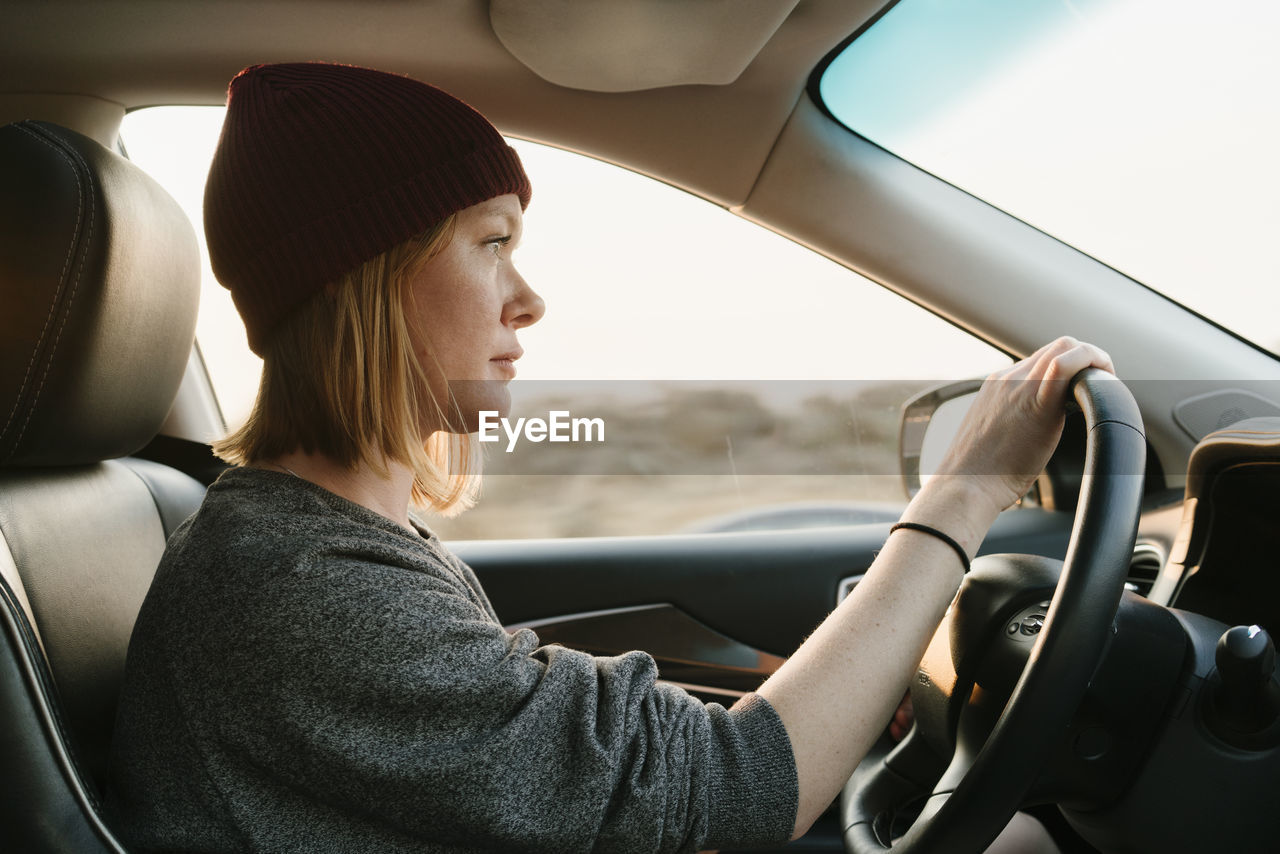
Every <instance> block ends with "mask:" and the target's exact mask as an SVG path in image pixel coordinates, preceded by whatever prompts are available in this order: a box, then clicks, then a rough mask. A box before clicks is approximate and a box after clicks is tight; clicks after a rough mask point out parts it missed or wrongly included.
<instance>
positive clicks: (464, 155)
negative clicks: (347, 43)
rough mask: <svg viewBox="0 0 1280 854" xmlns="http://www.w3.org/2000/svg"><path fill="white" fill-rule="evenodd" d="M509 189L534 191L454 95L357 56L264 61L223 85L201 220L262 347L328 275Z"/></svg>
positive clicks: (524, 201) (252, 340)
mask: <svg viewBox="0 0 1280 854" xmlns="http://www.w3.org/2000/svg"><path fill="white" fill-rule="evenodd" d="M507 193H515V194H516V195H518V196H519V197H520V204H521V206H522V207H525V206H527V205H528V204H529V196H530V188H529V178H528V176H526V175H525V173H524V168H523V167H522V166H521V165H520V159H519V157H518V156H517V155H516V152H515V150H514V149H512V148H511V147H510V146H509V145H507V144H506V141H505V140H503V138H502V136H501V135H500V134H499V133H498V131H497V130H496V129H495V128H494V127H493V125H491V124H489V122H488V121H487V120H485V118H484V116H482V115H480V114H479V113H478V112H476V111H475V110H474V109H472V108H471V107H469V106H467V105H466V104H464V103H462V102H461V101H459V100H458V99H457V98H454V97H453V96H452V95H449V94H447V93H445V92H442V91H441V90H439V89H437V88H435V87H434V86H428V85H427V84H425V83H420V82H418V81H417V80H412V79H410V78H408V77H402V76H400V75H396V74H387V73H385V72H382V71H374V70H372V69H368V68H357V67H353V66H349V65H332V64H327V63H293V64H282V65H256V66H253V67H250V68H246V69H245V70H244V71H241V72H240V73H239V74H238V75H236V77H235V79H233V80H232V81H231V85H230V87H229V88H228V90H227V117H226V121H225V122H224V123H223V126H222V136H221V137H220V138H219V139H218V149H217V151H216V152H215V153H214V156H213V165H212V166H211V167H210V169H209V182H208V184H207V185H206V187H205V194H204V228H205V235H206V236H207V238H208V243H209V258H210V260H211V261H212V262H213V272H214V275H216V276H217V277H218V281H219V282H221V283H222V285H223V287H225V288H227V289H228V290H230V291H231V295H232V297H233V298H234V300H235V304H236V308H237V309H238V310H239V312H240V316H241V317H242V318H243V319H244V325H245V328H246V329H247V330H248V333H249V346H250V347H251V348H253V351H254V352H255V353H258V354H259V355H261V354H262V353H263V350H264V347H265V344H266V342H267V341H268V339H269V338H270V337H271V333H272V331H273V330H274V329H275V328H276V326H277V324H279V322H280V321H281V320H283V319H284V318H285V317H287V316H288V315H289V314H290V313H291V312H293V311H294V310H295V309H296V308H297V307H298V306H299V305H301V304H302V303H303V302H305V301H306V300H307V299H308V298H309V297H310V296H312V295H313V294H315V293H316V292H317V291H319V290H320V289H321V288H322V287H323V286H324V285H325V284H326V283H328V282H331V281H334V280H336V279H337V278H338V277H340V276H341V275H343V274H344V273H347V272H350V271H351V270H354V269H355V268H356V267H359V266H360V265H361V264H363V263H364V262H365V261H368V260H369V259H371V258H374V257H376V256H378V255H380V254H381V253H383V252H385V251H387V250H388V249H390V248H392V247H393V246H396V245H397V244H400V243H403V242H404V241H406V240H408V239H409V238H410V237H413V236H414V235H417V234H421V233H422V232H425V231H427V230H428V229H429V228H431V227H432V226H433V225H435V224H436V223H438V222H440V221H441V220H443V219H444V218H445V217H447V216H448V215H449V214H451V213H455V212H457V211H460V210H462V209H463V208H468V207H470V206H472V205H474V204H479V203H480V202H483V201H486V200H487V199H491V198H493V197H495V196H501V195H505V194H507Z"/></svg>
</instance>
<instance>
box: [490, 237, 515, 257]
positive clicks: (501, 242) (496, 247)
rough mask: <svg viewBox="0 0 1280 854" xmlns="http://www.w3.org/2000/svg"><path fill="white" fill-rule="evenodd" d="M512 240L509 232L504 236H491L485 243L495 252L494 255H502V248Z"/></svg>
mask: <svg viewBox="0 0 1280 854" xmlns="http://www.w3.org/2000/svg"><path fill="white" fill-rule="evenodd" d="M510 242H511V235H509V234H508V235H505V236H503V237H490V238H489V239H488V240H486V241H485V242H484V244H485V246H488V247H489V250H490V251H491V252H493V254H494V255H501V254H502V248H503V247H504V246H506V245H507V244H508V243H510Z"/></svg>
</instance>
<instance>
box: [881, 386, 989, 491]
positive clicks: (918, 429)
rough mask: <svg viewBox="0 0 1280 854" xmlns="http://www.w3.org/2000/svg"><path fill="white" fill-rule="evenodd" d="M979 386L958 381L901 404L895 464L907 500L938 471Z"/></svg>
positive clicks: (932, 389)
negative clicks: (897, 466) (899, 470)
mask: <svg viewBox="0 0 1280 854" xmlns="http://www.w3.org/2000/svg"><path fill="white" fill-rule="evenodd" d="M981 387H982V380H961V381H960V382H955V383H948V384H946V385H941V386H935V387H934V388H931V389H926V390H925V391H923V392H921V393H920V394H918V395H916V396H915V397H913V398H911V399H910V400H908V401H907V402H906V403H904V404H903V405H902V426H901V430H900V432H899V444H898V449H899V450H898V462H899V467H900V469H901V471H902V486H903V488H904V489H905V490H906V492H907V497H908V498H910V497H912V496H913V495H915V494H916V493H917V492H919V491H920V485H921V484H922V483H923V482H924V481H923V479H924V478H927V477H928V476H929V475H930V474H932V473H933V472H935V471H937V468H938V463H939V462H941V461H942V456H943V454H945V453H946V452H947V448H949V447H951V442H952V440H953V439H955V437H956V434H957V433H958V432H959V431H960V422H961V421H963V420H964V416H965V413H966V412H968V411H969V407H970V406H972V405H973V400H974V397H975V396H976V395H977V394H978V389H980V388H981Z"/></svg>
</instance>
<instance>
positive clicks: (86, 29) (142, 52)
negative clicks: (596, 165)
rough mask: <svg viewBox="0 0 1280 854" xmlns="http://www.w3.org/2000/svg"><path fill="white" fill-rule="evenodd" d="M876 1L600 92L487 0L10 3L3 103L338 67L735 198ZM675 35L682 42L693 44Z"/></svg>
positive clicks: (139, 100) (116, 100)
mask: <svg viewBox="0 0 1280 854" xmlns="http://www.w3.org/2000/svg"><path fill="white" fill-rule="evenodd" d="M638 1H639V2H645V3H649V4H651V5H652V6H653V7H654V9H655V17H656V18H659V19H660V18H661V17H662V16H666V15H674V16H675V18H678V19H679V20H678V22H675V21H674V19H673V25H674V26H678V27H683V28H687V27H689V26H701V27H703V29H704V31H705V32H706V36H705V38H704V39H702V41H704V42H705V43H707V44H710V43H713V42H715V41H716V39H717V35H718V30H717V28H716V27H715V26H709V25H708V23H707V22H702V23H698V22H697V21H696V20H694V19H689V18H687V17H684V16H682V15H681V14H680V12H679V7H680V6H681V5H682V3H689V2H693V0H682V2H681V3H677V2H675V0H627V2H628V3H629V4H630V5H632V6H634V4H635V3H636V2H638ZM530 2H544V3H546V4H548V6H549V7H550V6H558V5H563V0H530ZM615 2H617V0H615ZM708 2H710V0H708ZM715 5H716V6H718V7H720V8H721V9H725V8H728V7H729V6H730V5H731V4H722V3H716V4H715ZM757 5H758V3H757ZM784 5H785V4H784ZM883 5H884V0H801V2H799V3H798V4H797V5H796V7H795V8H794V9H793V10H792V11H791V13H790V15H788V16H787V17H786V19H785V20H784V21H782V23H781V25H780V26H779V25H777V21H776V17H777V15H776V11H775V14H774V15H773V17H774V18H775V20H773V21H772V23H770V22H769V21H767V20H762V23H761V27H767V30H768V31H772V30H773V29H774V28H775V27H776V32H773V33H772V37H769V38H767V41H765V42H764V45H763V48H761V49H760V51H759V53H758V54H756V55H755V57H754V59H751V60H750V62H749V64H747V65H746V67H745V69H744V70H742V72H741V74H739V75H738V76H737V77H736V79H734V80H733V81H732V82H731V83H728V84H723V85H676V86H665V87H661V88H649V89H644V90H641V91H633V92H608V93H602V92H594V91H585V90H582V89H574V88H568V87H566V86H560V85H556V84H553V83H550V82H547V81H546V80H544V79H543V78H541V77H539V76H538V75H537V74H535V73H534V72H533V71H531V70H530V69H529V68H528V67H526V66H525V65H524V64H522V63H521V62H520V61H519V60H517V59H516V58H515V57H514V56H513V55H512V54H511V53H510V52H509V51H508V49H507V48H506V47H505V46H504V44H503V42H502V41H501V40H500V39H499V38H498V36H497V35H495V33H494V26H493V23H492V22H491V20H490V8H489V6H490V4H489V2H488V0H438V2H418V1H417V0H190V2H173V0H105V2H84V0H80V1H79V2H76V0H52V2H36V0H17V2H14V0H10V2H8V3H6V7H5V11H4V12H3V18H4V20H5V26H4V27H3V33H2V34H0V108H3V106H4V99H5V98H6V97H8V98H9V99H11V101H13V102H18V101H19V100H21V103H23V104H24V105H28V104H30V103H31V101H32V99H31V98H30V97H29V96H31V95H33V94H36V95H38V96H49V97H50V100H52V99H53V97H52V96H56V95H59V94H61V95H80V96H85V95H89V96H93V97H95V98H98V99H102V100H104V101H107V102H111V103H112V104H115V105H119V107H118V109H119V110H121V111H123V110H124V109H132V108H135V107H141V106H148V105H154V104H173V103H187V104H220V103H222V101H223V97H224V93H225V90H226V85H227V81H228V80H230V78H231V77H232V76H233V75H234V74H235V72H236V71H238V70H239V69H240V68H242V67H244V66H246V65H251V64H254V63H259V62H277V61H300V60H327V61H336V62H348V63H353V64H358V65H369V66H374V67H378V68H382V69H385V70H388V71H395V72H400V73H405V74H409V75H412V76H414V77H417V78H419V79H422V80H425V81H427V82H430V83H433V84H436V85H439V86H441V87H442V88H444V89H446V90H448V91H450V92H452V93H454V94H455V95H458V96H459V97H461V98H463V99H464V100H467V101H469V102H471V103H472V104H474V105H475V106H476V107H477V108H479V109H480V110H481V111H482V112H484V113H485V114H486V115H488V116H489V117H490V118H491V119H492V120H493V121H494V122H495V123H496V124H498V125H499V127H501V128H502V130H503V131H504V132H505V133H508V134H511V135H514V136H519V137H523V138H527V139H533V140H539V141H544V142H549V143H553V144H556V145H559V146H562V147H566V148H570V149H574V150H581V151H587V152H590V153H592V154H594V155H595V156H599V157H603V158H605V159H608V160H612V161H614V162H617V163H621V164H623V165H626V166H629V167H631V168H634V169H637V170H639V171H641V172H645V173H648V174H653V175H656V176H659V177H661V178H663V179H664V180H667V181H670V182H672V183H674V184H677V185H680V186H683V187H686V188H688V189H690V190H692V191H694V192H696V193H698V194H700V195H703V196H706V197H708V198H710V199H712V200H714V201H717V202H719V203H721V204H724V205H726V206H730V207H732V206H736V205H739V204H741V203H742V202H744V201H745V199H746V198H747V196H748V194H749V193H750V191H751V188H752V186H753V184H754V182H755V179H756V177H757V176H758V175H759V173H760V170H761V168H762V166H763V164H764V162H765V160H766V159H767V158H768V156H769V153H770V151H771V150H772V148H773V144H774V142H775V140H776V139H777V136H778V134H779V133H780V131H781V129H782V127H783V125H784V124H785V123H786V120H787V118H788V117H789V116H790V114H791V112H792V110H793V109H794V107H795V104H796V102H797V100H798V99H799V98H800V97H801V95H802V93H803V90H804V87H805V84H806V82H807V80H808V77H809V74H810V72H811V71H812V69H813V68H814V66H815V65H817V63H818V62H819V61H821V59H822V58H823V56H825V55H826V54H827V53H828V52H829V51H831V50H832V49H833V48H834V47H836V46H837V45H838V44H839V43H840V42H841V41H842V40H843V39H844V38H845V37H847V36H848V35H849V33H851V32H853V31H854V30H856V29H857V28H858V27H860V26H861V25H862V24H864V23H865V22H866V21H867V20H869V19H870V18H871V17H873V16H874V15H875V14H876V12H878V11H879V9H880V7H881V6H883ZM742 8H743V9H745V8H746V7H742ZM717 14H718V15H723V14H724V13H723V11H720V12H715V13H713V14H711V15H710V16H709V17H710V19H711V21H712V23H714V20H715V18H716V15H717ZM761 17H762V19H766V18H767V17H768V16H767V15H764V14H762V15H761ZM606 23H607V22H606ZM551 29H552V28H545V27H544V28H541V29H539V31H538V33H539V35H538V37H539V38H545V35H544V34H545V33H546V32H549V31H551ZM601 30H602V31H609V30H608V28H607V27H602V28H601ZM629 31H636V32H642V28H635V27H632V28H630V30H628V28H620V29H618V30H614V31H612V32H614V33H615V36H614V37H615V38H617V39H618V40H619V46H620V47H619V51H618V52H617V53H618V54H623V53H629V54H631V55H646V56H647V57H649V58H650V60H651V61H654V62H659V63H660V62H662V61H663V58H662V57H661V56H658V57H656V58H654V55H653V52H652V51H648V52H645V51H642V50H639V49H638V46H637V45H630V46H627V45H625V44H624V43H623V41H622V40H623V39H625V38H626V37H627V33H628V32H629ZM566 32H568V31H566ZM761 32H762V33H764V36H767V32H766V31H765V30H763V29H762V30H761ZM764 36H762V39H763V38H764ZM579 37H580V36H579ZM640 37H643V36H642V35H641V36H637V38H640ZM675 42H678V43H679V44H681V45H684V47H682V48H679V49H683V50H687V49H688V48H689V46H690V45H692V44H696V43H698V42H699V39H688V38H686V39H683V40H673V43H675ZM624 48H625V50H624ZM752 50H754V47H753V48H752ZM542 53H543V54H545V53H546V51H542ZM584 61H587V60H584ZM744 61H746V58H745V57H744ZM668 64H671V65H674V64H675V63H674V59H672V61H671V62H670V63H668ZM572 70H573V71H574V72H575V73H576V74H577V76H578V79H581V80H582V81H583V82H584V85H585V84H586V83H587V82H588V81H589V80H590V78H591V72H592V69H591V68H590V67H589V66H583V67H581V68H578V69H572ZM615 71H616V69H615ZM19 96H24V97H22V98H21V99H20V98H19ZM37 101H38V98H37ZM24 109H26V110H28V111H29V107H26V106H24ZM7 112H9V111H8V110H3V109H0V113H7ZM0 117H3V118H4V119H5V120H12V119H15V118H22V117H31V118H38V116H15V115H0Z"/></svg>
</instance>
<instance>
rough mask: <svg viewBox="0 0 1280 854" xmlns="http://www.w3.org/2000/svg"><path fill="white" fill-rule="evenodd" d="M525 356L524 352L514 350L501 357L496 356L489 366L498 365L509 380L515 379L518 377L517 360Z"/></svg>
mask: <svg viewBox="0 0 1280 854" xmlns="http://www.w3.org/2000/svg"><path fill="white" fill-rule="evenodd" d="M523 355H524V351H523V350H512V351H511V352H510V353H503V354H502V355H501V356H495V357H494V358H492V359H490V360H489V364H491V365H497V366H498V370H499V371H501V372H502V373H503V374H504V375H505V376H506V377H507V379H514V378H515V375H516V359H519V358H520V357H521V356H523Z"/></svg>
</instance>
